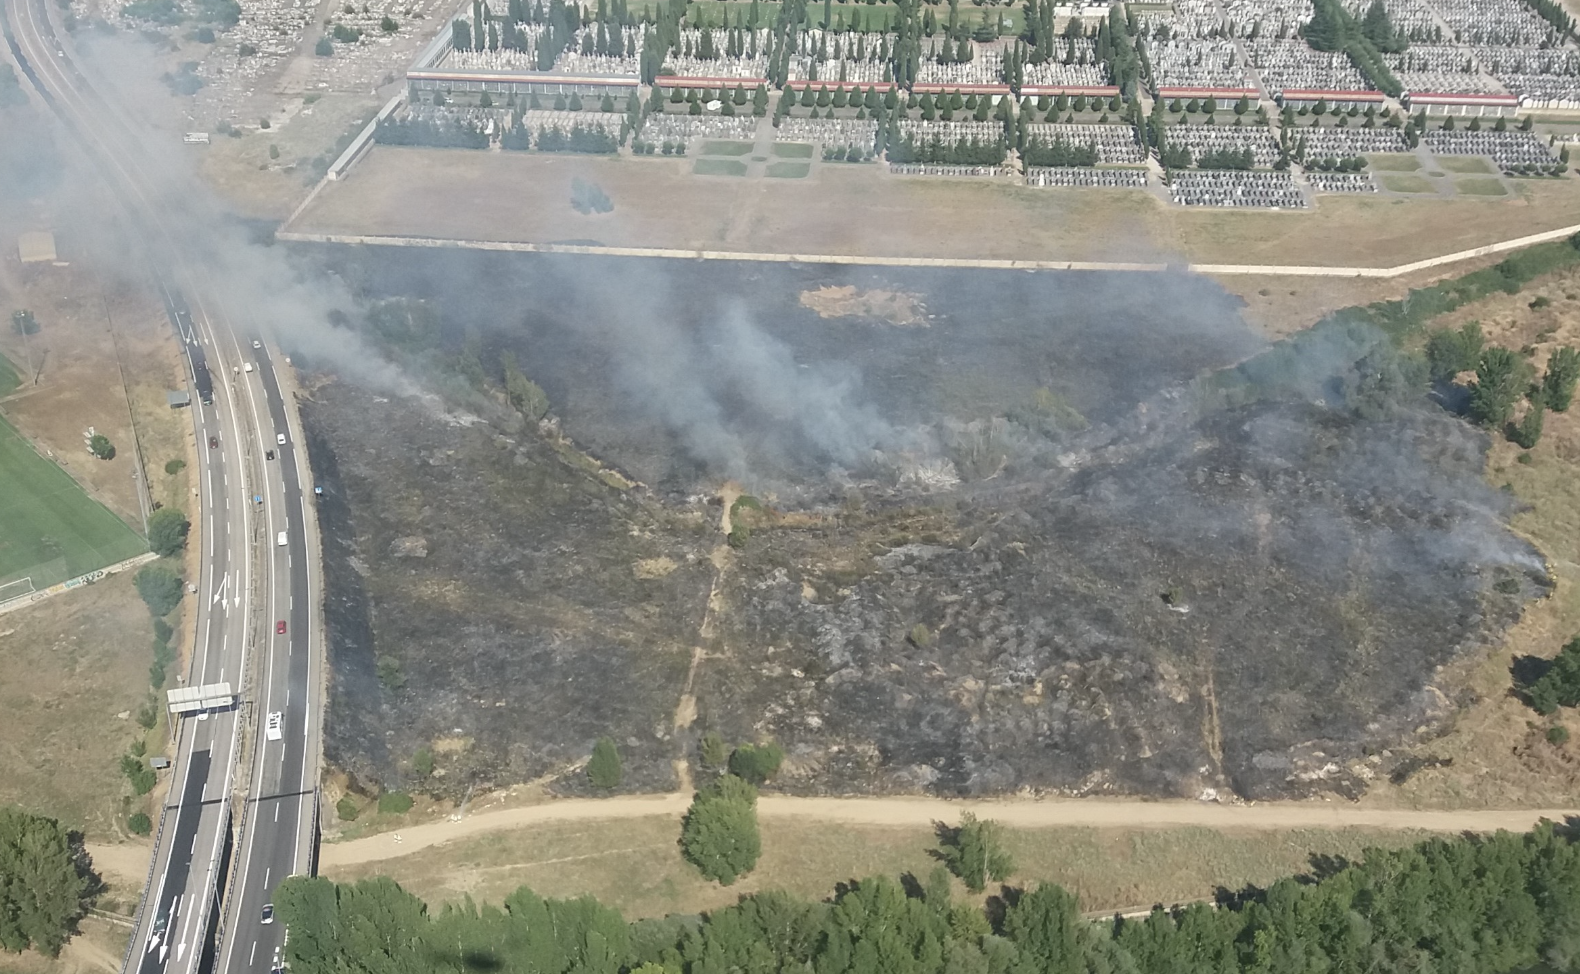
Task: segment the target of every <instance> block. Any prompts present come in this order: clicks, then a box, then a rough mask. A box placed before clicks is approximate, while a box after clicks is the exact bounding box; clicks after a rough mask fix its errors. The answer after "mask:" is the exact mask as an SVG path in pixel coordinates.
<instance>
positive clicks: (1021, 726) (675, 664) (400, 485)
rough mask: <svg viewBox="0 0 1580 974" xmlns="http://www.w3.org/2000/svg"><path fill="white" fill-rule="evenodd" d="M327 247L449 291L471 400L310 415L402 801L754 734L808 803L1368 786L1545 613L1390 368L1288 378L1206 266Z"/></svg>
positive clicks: (1259, 793)
mask: <svg viewBox="0 0 1580 974" xmlns="http://www.w3.org/2000/svg"><path fill="white" fill-rule="evenodd" d="M320 256H324V257H327V259H329V260H330V261H331V262H333V263H338V264H339V267H340V271H341V272H342V273H343V274H345V275H346V277H347V278H348V279H349V280H351V281H353V282H354V283H355V284H356V285H357V286H359V287H361V288H362V289H363V290H364V291H365V292H366V293H367V294H368V295H369V296H370V297H376V298H383V297H391V296H402V297H414V298H424V299H427V300H428V301H429V302H431V304H432V306H433V307H435V308H437V309H438V311H439V313H440V314H441V316H442V317H443V319H444V323H443V325H442V327H439V328H438V329H437V331H436V332H435V334H433V335H430V336H427V337H425V338H419V339H416V340H412V341H407V343H406V344H405V345H404V346H403V347H401V348H398V349H390V350H391V351H392V353H394V354H398V355H400V356H403V357H404V359H405V360H406V361H407V362H413V361H422V362H426V363H428V364H430V365H433V366H435V367H438V368H440V369H441V370H442V369H449V368H452V366H453V363H454V362H456V361H460V362H461V365H460V367H459V371H460V372H461V373H462V374H469V375H471V376H472V381H473V386H474V388H473V389H472V390H471V392H470V393H463V394H460V395H453V396H451V397H450V398H451V399H452V402H451V403H450V405H448V406H446V405H441V404H440V403H439V402H438V401H437V399H434V398H427V399H423V398H411V397H406V398H402V397H399V396H387V395H380V394H378V393H374V392H370V391H367V390H365V389H363V388H360V387H358V386H357V385H356V384H354V383H352V382H349V381H344V380H337V379H334V378H332V377H331V376H332V375H333V374H334V373H335V372H336V371H337V370H336V369H335V368H334V367H333V365H331V364H325V365H324V366H323V372H322V374H321V380H322V381H321V382H320V384H319V385H318V386H317V389H316V392H315V393H314V394H313V396H312V399H311V401H310V402H309V403H307V404H306V407H305V413H304V418H305V421H306V423H307V426H308V429H309V431H310V434H311V437H312V440H311V443H310V447H311V449H312V453H313V458H314V463H315V465H316V466H317V467H318V471H317V472H318V475H319V476H320V478H321V479H322V480H324V481H325V482H327V483H328V484H329V485H330V495H331V496H330V499H329V500H328V501H327V502H326V510H325V515H326V516H325V519H324V524H325V528H326V535H327V537H326V561H327V565H326V568H327V571H328V595H329V601H330V605H329V618H330V621H331V638H332V640H333V653H332V664H333V669H334V688H333V693H332V697H331V705H330V725H329V737H328V753H329V757H330V759H331V760H332V761H333V762H334V763H336V764H337V765H339V766H340V767H342V768H344V769H345V770H347V771H349V772H351V773H352V774H353V775H354V776H355V777H357V778H359V779H362V780H366V781H369V782H378V783H381V784H384V785H386V786H392V785H395V784H397V783H406V784H417V785H418V786H419V787H427V788H430V789H432V790H438V791H444V792H452V793H454V792H459V791H460V790H462V789H463V788H464V787H466V786H470V785H476V784H490V785H497V784H504V783H509V782H514V781H520V780H527V779H532V778H536V777H539V776H543V775H560V781H561V786H562V787H565V788H576V787H579V786H580V785H579V780H580V779H579V776H577V775H575V774H574V773H567V769H569V768H570V767H571V766H572V765H573V764H574V763H575V762H576V761H578V760H580V759H583V758H584V757H585V756H586V754H587V753H588V751H589V750H590V748H591V744H592V742H593V740H594V739H595V738H596V737H598V736H600V735H602V734H609V735H610V736H612V737H614V738H615V739H616V740H617V741H618V742H621V748H622V752H623V754H624V757H625V767H626V771H627V786H628V787H630V788H634V789H663V788H672V787H674V786H675V785H676V782H677V777H676V774H675V771H674V769H673V767H672V763H671V762H672V761H673V760H675V759H686V760H694V759H695V742H696V740H697V739H698V738H699V737H700V736H701V734H702V733H703V732H704V731H706V730H717V731H719V732H721V733H723V734H724V735H725V736H726V737H727V738H729V739H731V740H737V741H741V740H760V739H768V738H772V739H774V740H777V741H779V742H780V743H781V744H782V745H784V746H785V748H786V750H787V752H788V754H789V756H790V760H789V761H788V762H787V766H786V770H785V772H784V774H783V775H782V776H781V778H780V779H779V780H778V781H777V785H778V786H779V787H782V788H785V789H788V790H796V791H806V792H836V793H855V792H875V791H933V792H939V793H945V794H958V793H968V794H988V793H998V792H1005V791H1012V790H1016V789H1020V788H1027V787H1029V788H1033V789H1045V790H1059V791H1067V792H1074V793H1090V792H1098V791H1112V792H1124V793H1140V794H1169V795H1174V794H1185V795H1195V794H1200V793H1201V792H1202V790H1203V789H1206V788H1217V789H1220V790H1225V789H1228V790H1233V791H1235V792H1238V793H1240V794H1243V795H1247V796H1252V797H1274V796H1279V795H1290V794H1297V793H1305V792H1310V791H1318V790H1330V791H1339V792H1342V793H1348V794H1353V793H1356V792H1357V791H1359V790H1361V789H1363V788H1364V783H1365V781H1366V780H1367V778H1368V777H1369V776H1371V775H1374V774H1378V773H1383V772H1386V771H1387V770H1389V768H1388V762H1387V761H1382V760H1379V759H1378V758H1376V757H1369V756H1370V755H1374V754H1376V753H1377V752H1380V751H1382V750H1383V749H1386V748H1388V747H1391V746H1395V745H1397V744H1399V743H1400V742H1403V741H1405V740H1408V739H1410V738H1411V737H1412V736H1414V735H1416V734H1418V733H1420V732H1421V731H1422V729H1423V728H1425V729H1429V728H1430V727H1432V726H1433V725H1434V724H1435V723H1436V722H1437V721H1439V720H1440V719H1441V718H1443V717H1444V716H1446V715H1447V714H1448V713H1449V712H1451V710H1452V708H1453V706H1454V699H1453V697H1454V694H1455V692H1456V690H1455V688H1454V687H1451V686H1446V685H1438V684H1437V683H1436V682H1434V681H1435V680H1436V679H1437V677H1438V670H1439V667H1441V666H1442V665H1443V664H1445V663H1448V662H1450V661H1452V660H1454V659H1456V658H1458V657H1461V656H1463V655H1464V654H1467V653H1472V652H1475V651H1476V650H1477V649H1478V648H1480V647H1481V646H1483V645H1484V644H1485V643H1486V641H1487V640H1488V639H1490V638H1493V637H1495V636H1496V635H1497V634H1498V633H1500V632H1501V631H1502V630H1503V629H1504V628H1506V627H1507V626H1508V625H1509V624H1511V623H1512V622H1513V621H1514V619H1515V618H1516V617H1517V615H1518V613H1519V609H1520V606H1521V605H1522V604H1523V602H1524V601H1525V600H1526V599H1529V598H1532V597H1537V596H1540V595H1542V594H1544V593H1545V592H1546V590H1547V585H1548V582H1547V576H1546V572H1545V569H1544V566H1543V564H1542V562H1541V560H1540V558H1539V556H1538V555H1537V554H1536V552H1534V551H1533V550H1532V549H1530V548H1529V546H1527V545H1525V544H1524V543H1522V542H1520V541H1519V540H1517V539H1516V538H1515V537H1514V536H1513V535H1512V534H1510V533H1509V532H1508V530H1507V529H1506V527H1505V526H1504V525H1503V523H1502V520H1501V519H1502V517H1503V516H1504V515H1505V514H1506V513H1507V512H1506V510H1505V507H1506V503H1505V500H1504V498H1503V495H1500V494H1498V493H1496V492H1494V491H1491V490H1489V489H1488V488H1487V487H1486V485H1485V484H1484V483H1483V481H1482V479H1481V466H1482V455H1483V453H1484V450H1485V448H1486V444H1485V441H1484V439H1483V437H1482V435H1481V434H1479V433H1477V432H1476V431H1474V430H1472V429H1471V428H1469V427H1468V426H1466V425H1464V424H1463V423H1461V422H1459V421H1458V420H1456V419H1454V418H1452V417H1450V416H1448V415H1447V414H1445V413H1443V412H1442V411H1441V410H1439V409H1438V408H1437V407H1436V406H1434V405H1432V404H1431V403H1430V402H1428V401H1427V400H1426V398H1425V396H1424V395H1418V394H1416V393H1414V392H1412V391H1410V390H1409V389H1407V388H1405V386H1404V384H1403V383H1402V382H1401V381H1400V369H1401V366H1400V364H1399V362H1398V361H1397V360H1396V358H1395V357H1394V356H1393V355H1392V353H1391V350H1390V347H1389V346H1387V345H1386V342H1381V341H1380V339H1378V338H1376V337H1373V336H1367V335H1364V334H1350V333H1345V332H1336V333H1334V334H1331V335H1324V336H1318V337H1317V340H1302V341H1301V342H1297V343H1295V344H1293V345H1284V346H1278V347H1275V348H1274V349H1272V350H1270V351H1268V350H1265V346H1264V344H1263V342H1262V341H1261V340H1260V339H1258V338H1257V337H1256V336H1255V335H1254V334H1253V333H1251V332H1250V331H1249V329H1247V328H1246V327H1245V326H1244V324H1243V323H1241V322H1240V320H1239V319H1238V316H1237V314H1236V311H1235V307H1234V304H1233V299H1231V298H1229V297H1228V296H1227V295H1225V294H1224V293H1223V292H1221V291H1219V290H1218V289H1217V288H1216V287H1214V286H1213V285H1212V284H1211V283H1210V282H1207V281H1205V280H1201V279H1192V278H1185V277H1161V276H1157V275H1135V276H1120V275H1092V274H1047V273H1042V274H1035V275H1032V274H1023V273H987V272H963V271H919V272H907V273H891V272H885V273H881V274H880V273H873V272H870V271H864V270H854V269H848V270H847V269H838V268H833V269H831V268H804V267H795V266H770V265H761V266H758V265H752V266H749V267H740V266H729V265H717V264H682V263H674V264H658V263H653V262H637V261H624V262H622V261H612V260H591V259H585V260H581V261H567V260H560V259H555V260H550V259H544V258H521V257H504V256H483V257H479V256H476V255H460V254H440V255H434V254H423V253H411V252H399V251H397V252H392V253H384V254H379V255H377V257H376V258H374V257H372V256H370V255H366V254H359V255H355V256H349V257H348V255H346V254H343V253H340V254H327V255H320ZM842 287H848V288H849V290H837V289H838V288H842ZM842 312H848V313H842ZM375 337H377V338H379V339H380V340H381V341H384V342H385V344H386V345H388V340H389V335H388V333H387V332H386V333H383V334H380V335H376V336H375ZM402 337H403V339H410V336H409V335H403V336H402ZM299 352H300V354H302V355H304V356H305V358H306V360H307V362H308V363H309V367H312V365H313V363H314V359H313V350H312V349H311V348H303V349H300V350H299ZM507 355H508V356H513V357H514V360H515V361H517V362H519V363H520V367H521V370H522V371H523V372H525V373H526V374H527V375H529V376H531V377H532V378H534V379H535V380H536V381H538V382H539V383H540V384H541V385H542V386H543V387H544V389H545V390H546V391H547V393H548V396H549V399H550V401H551V402H552V404H553V413H552V419H551V422H550V423H549V424H548V425H547V426H546V427H545V430H538V429H536V428H533V427H532V426H531V425H530V424H523V423H520V422H512V421H511V419H510V417H508V416H506V415H504V413H503V411H502V410H501V409H498V408H495V407H496V406H497V403H496V400H502V398H503V397H502V396H496V395H494V394H493V392H492V386H493V385H494V383H495V382H496V381H499V380H498V377H499V375H500V374H501V373H500V371H499V366H498V365H497V363H499V362H501V361H504V360H505V359H506V358H507ZM1238 363H1244V364H1243V365H1239V366H1238V367H1236V366H1237V364H1238ZM1406 371H1407V370H1406ZM479 383H480V384H481V385H482V386H483V387H484V391H482V392H478V391H477V390H476V388H475V386H477V385H478V384H479ZM429 384H430V385H432V386H433V387H437V388H445V389H450V390H454V389H456V388H457V385H456V381H455V379H454V377H453V375H452V376H449V377H447V378H445V377H441V378H440V379H437V380H434V381H433V382H430V383H429ZM474 413H475V414H476V415H478V416H481V417H483V418H482V419H474V418H472V417H471V415H470V414H474ZM562 434H563V436H568V437H569V439H568V440H567V439H565V438H563V436H562ZM582 451H584V452H585V454H587V455H590V456H592V457H595V458H597V460H599V461H601V462H603V463H605V464H607V465H609V467H610V468H613V470H618V471H621V472H623V474H624V475H625V476H628V477H630V478H632V479H633V480H634V481H637V482H639V483H638V484H637V485H636V486H628V485H627V482H626V481H624V480H623V479H622V478H621V476H620V475H618V474H616V473H614V472H612V470H610V469H603V470H600V469H598V468H597V467H596V466H595V465H594V464H591V463H589V462H588V461H587V460H586V458H585V456H584V455H583V452H582ZM721 488H723V489H724V491H725V493H727V494H728V496H730V497H733V496H734V491H735V490H736V489H737V488H738V489H739V490H741V491H745V492H747V493H749V494H751V495H752V496H754V497H756V498H757V499H758V500H760V501H761V503H762V505H763V509H762V510H756V509H752V508H750V507H749V505H748V506H742V505H737V506H735V507H734V511H733V513H734V524H733V526H735V527H737V528H743V527H744V528H745V529H747V530H746V531H741V532H740V535H739V537H738V538H737V541H739V540H741V539H742V538H746V534H747V532H748V531H749V538H746V540H745V543H744V546H739V545H737V546H730V545H727V544H726V543H725V538H724V536H723V533H722V531H721V528H720V522H721V514H722V513H723V510H722V507H721V506H720V505H719V503H718V500H717V498H718V496H719V494H720V491H721ZM710 593H712V597H711V598H710ZM694 653H695V654H696V656H695V660H696V663H695V667H694V675H692V676H690V677H688V672H691V671H692V670H693V661H694V655H693V654H694ZM688 680H690V681H691V683H690V686H689V692H688ZM423 746H430V747H434V748H435V750H436V751H437V753H438V757H439V760H438V768H439V771H440V772H442V776H440V777H436V778H433V779H429V780H428V781H427V782H414V780H413V776H412V773H411V769H410V757H411V755H412V754H413V753H414V752H415V751H416V750H417V749H418V748H419V747H423Z"/></svg>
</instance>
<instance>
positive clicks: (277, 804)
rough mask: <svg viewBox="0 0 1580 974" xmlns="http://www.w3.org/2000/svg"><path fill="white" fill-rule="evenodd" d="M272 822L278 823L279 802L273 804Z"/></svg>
mask: <svg viewBox="0 0 1580 974" xmlns="http://www.w3.org/2000/svg"><path fill="white" fill-rule="evenodd" d="M274 820H275V821H276V822H278V821H279V820H280V803H279V802H275V803H274Z"/></svg>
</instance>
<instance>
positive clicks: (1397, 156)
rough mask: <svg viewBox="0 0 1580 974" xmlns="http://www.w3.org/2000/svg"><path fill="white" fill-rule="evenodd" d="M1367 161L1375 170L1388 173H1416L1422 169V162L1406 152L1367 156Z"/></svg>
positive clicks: (1380, 153)
mask: <svg viewBox="0 0 1580 974" xmlns="http://www.w3.org/2000/svg"><path fill="white" fill-rule="evenodd" d="M1366 159H1367V161H1368V162H1370V163H1371V167H1372V168H1373V169H1381V170H1385V171H1387V172H1415V171H1416V170H1417V169H1420V168H1421V160H1420V159H1417V158H1416V157H1415V156H1413V155H1411V154H1409V153H1406V152H1399V153H1393V152H1379V153H1376V154H1371V155H1367V157H1366Z"/></svg>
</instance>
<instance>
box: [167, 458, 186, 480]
mask: <svg viewBox="0 0 1580 974" xmlns="http://www.w3.org/2000/svg"><path fill="white" fill-rule="evenodd" d="M186 466H187V462H186V461H185V460H179V459H177V460H166V461H165V473H167V474H169V475H170V476H172V477H174V476H175V475H176V474H178V473H180V472H181V471H183V470H185V469H186Z"/></svg>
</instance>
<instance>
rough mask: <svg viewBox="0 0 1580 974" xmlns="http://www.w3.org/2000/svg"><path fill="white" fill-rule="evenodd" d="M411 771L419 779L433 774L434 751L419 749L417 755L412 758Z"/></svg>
mask: <svg viewBox="0 0 1580 974" xmlns="http://www.w3.org/2000/svg"><path fill="white" fill-rule="evenodd" d="M411 769H412V771H413V772H415V773H416V775H417V776H418V777H419V778H426V777H428V776H429V775H431V774H433V751H432V750H431V749H430V748H426V747H419V748H418V749H417V753H416V754H413V755H412V756H411Z"/></svg>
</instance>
